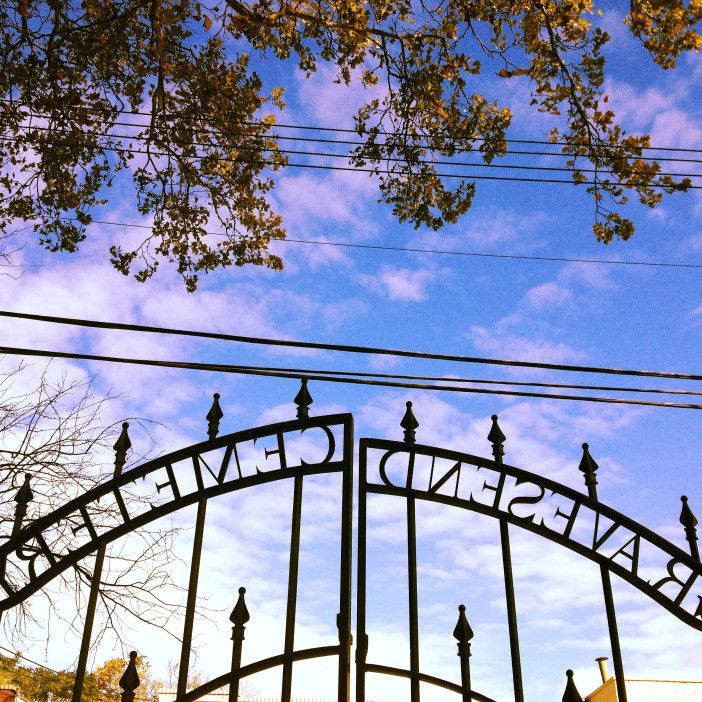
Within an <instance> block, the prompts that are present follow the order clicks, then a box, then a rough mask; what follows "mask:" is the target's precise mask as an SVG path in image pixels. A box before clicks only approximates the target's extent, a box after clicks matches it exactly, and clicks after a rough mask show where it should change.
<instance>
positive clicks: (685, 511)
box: [680, 495, 700, 562]
mask: <svg viewBox="0 0 702 702" xmlns="http://www.w3.org/2000/svg"><path fill="white" fill-rule="evenodd" d="M680 501H681V502H682V505H683V506H682V510H681V512H680V523H681V524H682V525H683V527H685V538H686V539H687V542H688V543H689V544H690V554H691V555H692V557H693V558H694V559H695V560H696V561H697V562H699V560H700V551H699V548H698V546H697V529H695V527H696V526H697V517H695V515H694V514H693V512H692V510H691V509H690V505H688V504H687V495H683V496H682V497H681V498H680Z"/></svg>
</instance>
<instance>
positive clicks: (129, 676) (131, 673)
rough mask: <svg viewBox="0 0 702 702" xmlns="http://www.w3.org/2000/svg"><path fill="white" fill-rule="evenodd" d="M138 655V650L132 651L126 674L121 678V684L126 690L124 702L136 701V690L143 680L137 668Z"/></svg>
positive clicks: (123, 697) (123, 693)
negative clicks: (140, 678)
mask: <svg viewBox="0 0 702 702" xmlns="http://www.w3.org/2000/svg"><path fill="white" fill-rule="evenodd" d="M136 657H137V652H136V651H132V652H131V653H130V654H129V663H128V664H127V668H126V670H125V671H124V674H123V675H122V677H121V678H120V679H119V686H120V687H121V688H122V690H124V692H122V702H133V701H134V690H136V689H137V687H139V684H140V682H141V681H140V680H139V674H138V673H137V669H136Z"/></svg>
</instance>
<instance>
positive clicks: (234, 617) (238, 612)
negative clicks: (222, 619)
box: [229, 587, 251, 627]
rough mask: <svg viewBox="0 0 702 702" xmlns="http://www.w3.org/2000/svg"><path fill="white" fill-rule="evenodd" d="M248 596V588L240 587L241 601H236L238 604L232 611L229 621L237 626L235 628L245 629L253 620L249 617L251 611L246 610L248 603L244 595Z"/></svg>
mask: <svg viewBox="0 0 702 702" xmlns="http://www.w3.org/2000/svg"><path fill="white" fill-rule="evenodd" d="M245 594H246V588H245V587H240V588H239V599H238V600H237V601H236V604H235V605H234V609H233V610H232V613H231V614H230V615H229V621H230V622H231V623H232V624H233V625H234V626H235V627H239V626H241V627H243V626H244V625H245V624H246V622H248V621H249V619H250V618H251V617H250V615H249V610H248V609H246V602H245V601H244V595H245Z"/></svg>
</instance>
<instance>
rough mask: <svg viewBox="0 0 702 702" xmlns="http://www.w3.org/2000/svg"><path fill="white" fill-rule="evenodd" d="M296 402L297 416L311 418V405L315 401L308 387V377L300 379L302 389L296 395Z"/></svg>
mask: <svg viewBox="0 0 702 702" xmlns="http://www.w3.org/2000/svg"><path fill="white" fill-rule="evenodd" d="M294 402H295V404H296V405H297V418H298V419H309V418H310V405H311V404H312V403H313V402H314V400H313V399H312V395H310V391H309V390H308V389H307V378H301V379H300V390H299V391H298V393H297V395H295V400H294Z"/></svg>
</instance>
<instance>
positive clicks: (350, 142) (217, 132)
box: [19, 114, 702, 163]
mask: <svg viewBox="0 0 702 702" xmlns="http://www.w3.org/2000/svg"><path fill="white" fill-rule="evenodd" d="M27 117H29V118H32V117H37V118H39V119H45V117H43V116H41V115H31V114H30V115H27ZM91 124H98V125H103V126H105V125H106V126H109V127H114V126H121V127H132V128H135V129H149V131H150V132H151V131H160V130H163V131H169V130H170V131H177V132H179V133H180V132H188V133H191V134H204V135H209V136H223V137H236V138H240V137H249V138H255V137H261V138H268V139H275V140H278V141H296V142H303V143H309V144H332V145H339V146H364V145H365V143H366V142H364V141H360V140H354V139H323V138H320V137H307V136H290V135H284V134H276V133H274V132H271V131H269V130H268V131H259V132H250V131H249V132H242V131H238V132H237V131H224V130H221V129H206V128H203V127H185V128H183V127H180V126H179V127H178V128H175V127H169V126H166V127H159V126H157V127H152V126H151V125H146V124H139V123H134V122H122V121H120V120H115V121H109V120H100V119H97V120H91ZM19 126H20V127H21V128H23V129H45V130H48V129H49V128H48V127H39V126H31V125H19ZM86 126H87V125H86ZM269 126H270V129H274V128H277V127H281V126H282V127H285V126H286V125H277V124H274V125H269ZM51 131H59V132H68V133H74V131H75V130H63V129H52V130H51ZM108 136H111V135H110V134H109V133H108ZM122 138H137V139H138V138H141V137H138V136H134V137H126V136H125V137H122ZM505 141H506V142H507V143H510V140H509V139H507V140H505ZM544 143H546V144H550V142H544ZM379 145H380V146H387V145H388V144H387V143H386V142H381V143H380V144H379ZM389 145H390V146H393V144H392V142H390V144H389ZM420 148H426V149H428V150H430V151H436V150H437V149H436V148H434V147H432V146H431V145H428V144H427V145H420ZM699 151H700V153H702V149H700V150H699ZM456 153H481V152H480V151H479V150H478V151H476V149H473V148H472V147H457V148H456ZM504 155H505V156H513V155H520V156H548V157H556V158H571V156H572V155H571V154H568V153H563V152H561V151H525V150H521V149H509V150H508V151H507V152H506V153H505V154H504ZM640 160H642V161H647V162H648V161H669V162H680V163H702V159H694V158H673V157H665V156H648V157H647V156H642V157H641V158H640Z"/></svg>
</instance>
